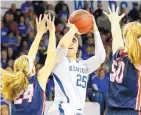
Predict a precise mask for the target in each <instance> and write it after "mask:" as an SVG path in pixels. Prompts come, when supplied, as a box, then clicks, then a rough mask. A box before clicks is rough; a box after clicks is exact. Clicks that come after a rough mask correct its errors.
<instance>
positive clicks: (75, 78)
mask: <svg viewBox="0 0 141 115" xmlns="http://www.w3.org/2000/svg"><path fill="white" fill-rule="evenodd" d="M94 35H95V49H96V50H95V56H93V57H91V58H89V59H88V60H84V61H73V60H71V59H68V58H67V57H66V55H67V52H68V49H63V48H61V47H58V48H57V58H58V60H57V65H56V67H55V68H54V70H53V76H54V82H55V99H54V104H53V106H52V107H51V108H50V110H49V112H48V114H49V115H60V114H61V115H78V114H79V115H83V110H84V106H85V98H86V88H87V81H88V75H89V74H90V73H92V72H94V71H95V70H96V69H97V68H98V67H100V65H101V63H103V62H104V60H105V57H106V54H105V49H104V47H103V44H102V41H101V38H100V34H99V32H96V33H94Z"/></svg>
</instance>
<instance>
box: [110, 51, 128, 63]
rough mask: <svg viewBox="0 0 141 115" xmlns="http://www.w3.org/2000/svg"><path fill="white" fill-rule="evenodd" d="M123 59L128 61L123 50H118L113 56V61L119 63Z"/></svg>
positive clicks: (126, 54)
mask: <svg viewBox="0 0 141 115" xmlns="http://www.w3.org/2000/svg"><path fill="white" fill-rule="evenodd" d="M123 58H126V59H128V53H127V50H126V49H125V48H120V49H118V50H117V51H116V52H115V53H114V54H113V59H114V60H116V61H120V60H122V59H123Z"/></svg>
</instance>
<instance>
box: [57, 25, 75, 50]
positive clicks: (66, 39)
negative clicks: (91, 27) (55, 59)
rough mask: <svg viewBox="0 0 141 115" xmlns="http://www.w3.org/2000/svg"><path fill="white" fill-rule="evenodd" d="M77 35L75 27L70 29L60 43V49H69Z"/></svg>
mask: <svg viewBox="0 0 141 115" xmlns="http://www.w3.org/2000/svg"><path fill="white" fill-rule="evenodd" d="M75 33H76V31H75V29H74V28H73V27H72V28H70V30H69V31H68V32H67V33H66V34H65V35H64V36H63V37H62V39H61V40H60V43H59V45H60V47H62V48H64V49H68V47H69V45H70V43H71V41H72V39H73V36H74V35H75Z"/></svg>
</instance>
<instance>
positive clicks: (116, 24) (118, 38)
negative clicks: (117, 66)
mask: <svg viewBox="0 0 141 115" xmlns="http://www.w3.org/2000/svg"><path fill="white" fill-rule="evenodd" d="M108 10H109V13H110V14H107V13H106V12H105V11H104V14H105V15H106V16H107V17H108V18H109V21H110V22H111V32H112V37H113V41H112V50H113V54H115V53H116V52H117V51H118V50H119V49H120V48H124V42H123V38H122V32H121V28H120V20H121V19H122V18H123V17H124V16H125V14H122V15H121V16H119V15H118V12H119V7H117V9H116V11H115V6H114V5H112V11H111V9H110V8H109V7H108Z"/></svg>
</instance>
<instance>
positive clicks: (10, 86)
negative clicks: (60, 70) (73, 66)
mask: <svg viewBox="0 0 141 115" xmlns="http://www.w3.org/2000/svg"><path fill="white" fill-rule="evenodd" d="M46 22H47V27H46ZM36 24H37V35H36V37H35V40H34V42H33V43H32V45H31V48H30V50H29V53H28V55H24V56H21V57H19V58H18V59H16V61H15V63H14V73H8V72H7V71H5V70H2V94H3V96H4V98H5V99H7V100H8V101H9V102H11V109H12V110H11V111H12V113H11V115H43V114H44V109H45V89H46V83H47V79H48V77H49V75H50V73H51V71H52V69H53V66H54V60H55V58H56V38H55V26H54V18H53V21H51V16H50V14H49V16H47V15H44V18H43V19H42V20H41V16H40V18H39V21H37V19H36ZM47 30H49V34H50V37H49V45H48V51H47V53H48V55H47V58H46V61H45V64H44V66H43V67H42V68H41V70H40V71H39V73H38V75H37V76H36V75H35V65H34V60H35V56H36V53H37V51H38V46H39V42H40V40H41V38H42V36H43V34H44V33H46V32H47Z"/></svg>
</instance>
